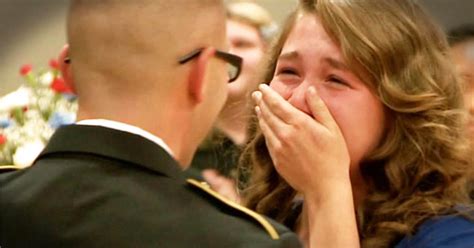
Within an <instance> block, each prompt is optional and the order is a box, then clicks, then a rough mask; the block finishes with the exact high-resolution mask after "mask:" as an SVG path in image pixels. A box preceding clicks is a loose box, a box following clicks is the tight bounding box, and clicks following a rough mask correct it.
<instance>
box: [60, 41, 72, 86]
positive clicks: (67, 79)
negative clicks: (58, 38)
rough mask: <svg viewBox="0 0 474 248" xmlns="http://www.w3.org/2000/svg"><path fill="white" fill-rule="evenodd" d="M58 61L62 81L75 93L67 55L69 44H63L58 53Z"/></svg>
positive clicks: (69, 59) (69, 60)
mask: <svg viewBox="0 0 474 248" xmlns="http://www.w3.org/2000/svg"><path fill="white" fill-rule="evenodd" d="M58 61H59V70H60V71H61V75H62V77H63V79H64V83H66V85H67V86H68V87H69V88H70V89H72V91H73V92H74V93H76V90H75V89H74V82H73V79H72V71H71V58H70V57H69V44H66V45H64V47H63V49H62V50H61V52H60V53H59V57H58Z"/></svg>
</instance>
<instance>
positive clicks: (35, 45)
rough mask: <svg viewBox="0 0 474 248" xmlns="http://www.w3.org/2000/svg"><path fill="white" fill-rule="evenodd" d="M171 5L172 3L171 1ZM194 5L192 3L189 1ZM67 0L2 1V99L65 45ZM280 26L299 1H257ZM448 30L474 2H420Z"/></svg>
mask: <svg viewBox="0 0 474 248" xmlns="http://www.w3.org/2000/svg"><path fill="white" fill-rule="evenodd" d="M170 1H172V0H170ZM190 1H191V0H190ZM68 2H69V1H68V0H0V95H4V94H6V93H8V92H10V91H13V90H14V89H16V88H17V87H18V86H19V84H20V83H21V82H22V78H21V77H20V76H19V74H18V71H19V67H20V66H21V65H23V64H25V63H29V64H32V65H33V66H34V67H35V68H45V67H47V65H48V61H49V59H51V58H54V57H56V55H57V54H58V52H59V50H60V49H61V47H62V46H63V44H64V43H65V40H66V38H65V16H66V11H67V5H68ZM256 2H258V3H260V4H261V5H263V6H264V7H266V8H267V9H268V10H269V11H270V12H271V13H272V14H273V16H274V17H275V19H276V20H277V21H278V22H281V21H282V20H283V19H284V17H285V16H286V14H287V13H288V12H289V11H291V10H292V9H293V8H294V6H295V4H296V2H297V0H256ZM420 2H422V4H424V5H425V7H426V8H427V9H428V10H429V12H431V13H432V14H433V16H435V18H436V19H437V20H438V22H440V23H441V24H442V25H443V27H444V28H445V29H447V30H448V29H450V28H452V27H455V26H458V25H461V24H466V23H474V0H421V1H420Z"/></svg>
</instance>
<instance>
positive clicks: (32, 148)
mask: <svg viewBox="0 0 474 248" xmlns="http://www.w3.org/2000/svg"><path fill="white" fill-rule="evenodd" d="M44 147H45V145H44V143H43V142H42V141H41V140H35V141H32V142H29V143H26V144H24V145H22V146H20V147H18V148H17V149H16V152H15V154H14V155H13V164H15V165H17V166H20V167H22V168H25V167H28V166H31V165H32V164H33V162H34V161H35V159H36V158H37V157H38V155H39V154H40V153H41V151H42V150H43V149H44Z"/></svg>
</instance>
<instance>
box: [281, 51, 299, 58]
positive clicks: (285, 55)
mask: <svg viewBox="0 0 474 248" xmlns="http://www.w3.org/2000/svg"><path fill="white" fill-rule="evenodd" d="M299 57H300V54H299V53H298V52H297V51H291V52H288V53H283V54H281V55H280V56H279V57H278V60H295V59H297V58H299Z"/></svg>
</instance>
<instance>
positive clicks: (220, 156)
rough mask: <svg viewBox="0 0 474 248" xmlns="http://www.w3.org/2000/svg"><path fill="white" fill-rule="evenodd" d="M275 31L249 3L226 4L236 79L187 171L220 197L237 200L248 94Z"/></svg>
mask: <svg viewBox="0 0 474 248" xmlns="http://www.w3.org/2000/svg"><path fill="white" fill-rule="evenodd" d="M276 31H277V26H276V24H275V23H274V21H273V19H272V17H271V15H270V14H269V13H268V11H267V10H265V9H264V8H263V7H261V6H260V5H258V4H256V3H254V2H251V1H239V2H231V3H228V4H227V40H228V42H229V45H230V52H231V53H233V54H236V55H238V56H240V57H242V58H243V65H242V71H241V74H240V76H239V78H238V79H237V80H236V81H234V82H232V83H231V84H229V95H228V98H227V101H226V103H225V105H224V108H223V109H222V111H221V112H220V114H219V116H218V119H217V121H216V123H215V127H214V130H213V131H212V132H211V133H210V134H209V136H208V137H207V139H206V140H205V141H204V143H203V144H201V146H200V148H199V150H198V152H197V153H196V155H195V157H194V159H193V162H192V165H191V167H192V168H193V169H195V170H197V171H201V170H204V171H203V176H204V179H206V181H207V182H208V183H210V184H211V186H213V188H214V189H216V190H217V191H219V192H220V193H221V194H223V195H226V196H228V197H229V198H231V199H233V200H237V195H236V192H235V184H234V179H235V176H236V165H237V163H238V158H239V155H240V153H241V148H242V146H243V145H245V143H246V142H247V140H248V126H249V125H248V124H249V120H250V116H251V111H252V109H251V106H250V102H251V99H250V93H251V92H252V91H254V90H255V89H256V87H257V85H258V84H259V83H260V82H259V81H258V78H257V76H258V72H259V70H260V68H261V62H262V58H263V57H264V55H265V52H266V50H267V47H268V46H269V43H270V42H271V39H272V37H273V36H274V34H275V33H276Z"/></svg>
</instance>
